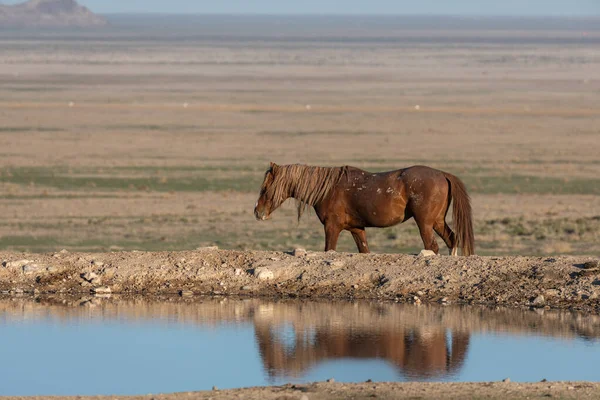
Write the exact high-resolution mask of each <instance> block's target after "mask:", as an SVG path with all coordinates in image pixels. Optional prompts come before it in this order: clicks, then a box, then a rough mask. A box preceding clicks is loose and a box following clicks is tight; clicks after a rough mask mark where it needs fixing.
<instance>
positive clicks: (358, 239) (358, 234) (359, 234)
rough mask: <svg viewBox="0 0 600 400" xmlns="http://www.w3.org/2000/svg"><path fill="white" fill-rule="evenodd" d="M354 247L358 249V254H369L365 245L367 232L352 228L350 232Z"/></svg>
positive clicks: (367, 246) (366, 244) (367, 245)
mask: <svg viewBox="0 0 600 400" xmlns="http://www.w3.org/2000/svg"><path fill="white" fill-rule="evenodd" d="M350 233H352V237H353V238H354V242H355V243H356V247H358V252H359V253H370V251H369V244H368V243H367V232H365V230H364V229H360V228H354V229H351V230H350Z"/></svg>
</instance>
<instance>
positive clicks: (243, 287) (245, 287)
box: [241, 286, 252, 291]
mask: <svg viewBox="0 0 600 400" xmlns="http://www.w3.org/2000/svg"><path fill="white" fill-rule="evenodd" d="M251 289H252V287H251V286H242V289H241V290H244V291H246V290H251Z"/></svg>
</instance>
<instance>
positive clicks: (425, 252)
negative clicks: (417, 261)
mask: <svg viewBox="0 0 600 400" xmlns="http://www.w3.org/2000/svg"><path fill="white" fill-rule="evenodd" d="M435 255H436V254H435V252H434V251H432V250H421V252H420V253H419V257H431V256H435Z"/></svg>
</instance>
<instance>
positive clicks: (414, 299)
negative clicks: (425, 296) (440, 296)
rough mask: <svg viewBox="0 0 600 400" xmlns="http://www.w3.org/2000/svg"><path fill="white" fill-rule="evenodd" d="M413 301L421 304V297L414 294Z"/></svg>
mask: <svg viewBox="0 0 600 400" xmlns="http://www.w3.org/2000/svg"><path fill="white" fill-rule="evenodd" d="M413 303H415V304H421V299H420V298H418V297H417V296H414V297H413Z"/></svg>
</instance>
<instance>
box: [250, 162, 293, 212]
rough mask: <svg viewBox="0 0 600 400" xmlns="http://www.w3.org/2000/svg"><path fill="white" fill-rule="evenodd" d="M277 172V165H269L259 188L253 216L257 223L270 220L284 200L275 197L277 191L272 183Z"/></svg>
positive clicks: (278, 168)
mask: <svg viewBox="0 0 600 400" xmlns="http://www.w3.org/2000/svg"><path fill="white" fill-rule="evenodd" d="M279 170H280V167H279V165H277V164H275V163H271V165H270V167H269V169H268V170H267V172H265V179H264V180H263V183H262V185H261V187H260V195H259V197H258V201H257V202H256V205H255V207H254V216H255V217H256V219H257V220H259V221H264V220H266V219H269V218H271V213H272V212H273V211H275V210H276V209H277V207H279V206H280V205H281V204H282V203H283V202H284V201H285V200H286V199H285V198H281V197H282V196H276V195H275V193H276V192H277V191H276V190H275V189H276V188H275V187H274V186H275V185H274V182H275V177H276V175H277V173H278V172H279ZM278 197H279V198H278Z"/></svg>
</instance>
